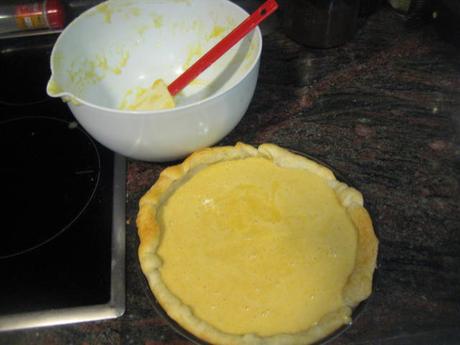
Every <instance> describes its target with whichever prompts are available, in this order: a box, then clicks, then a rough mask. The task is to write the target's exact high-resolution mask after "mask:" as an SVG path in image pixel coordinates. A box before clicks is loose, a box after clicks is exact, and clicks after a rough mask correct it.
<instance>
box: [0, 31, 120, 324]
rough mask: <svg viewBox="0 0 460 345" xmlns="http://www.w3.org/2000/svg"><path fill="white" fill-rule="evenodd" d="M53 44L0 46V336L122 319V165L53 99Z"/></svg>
mask: <svg viewBox="0 0 460 345" xmlns="http://www.w3.org/2000/svg"><path fill="white" fill-rule="evenodd" d="M56 38H57V37H56V35H46V36H37V37H22V38H16V39H3V40H0V78H1V79H0V154H1V158H0V159H1V163H0V190H1V198H2V202H1V207H0V277H1V278H0V331H5V330H12V329H19V328H28V327H35V326H46V325H54V324H62V323H70V322H78V321H86V320H97V319H103V318H112V317H117V316H119V315H121V314H122V313H123V312H124V292H125V285H124V284H125V282H124V232H125V223H124V219H125V215H124V212H125V202H124V199H125V161H124V159H123V158H122V157H120V156H118V155H116V154H114V153H113V152H111V151H110V150H108V149H106V148H104V147H102V146H101V145H99V144H98V143H97V142H95V141H94V140H93V139H92V138H91V137H90V136H89V135H88V134H87V133H86V132H85V131H84V129H82V128H81V126H80V125H79V124H78V123H77V122H76V121H75V119H74V118H73V116H72V114H71V112H70V111H69V109H68V107H67V105H65V104H64V103H63V102H62V101H61V100H58V99H51V98H49V97H48V96H47V95H46V83H47V81H48V79H49V76H50V70H49V57H50V54H51V49H52V46H53V44H54V41H55V40H56Z"/></svg>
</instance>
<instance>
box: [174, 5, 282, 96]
mask: <svg viewBox="0 0 460 345" xmlns="http://www.w3.org/2000/svg"><path fill="white" fill-rule="evenodd" d="M277 8H278V4H277V3H276V1H275V0H267V1H265V2H264V3H263V4H262V5H261V6H260V7H259V8H258V9H257V10H256V11H255V12H254V13H252V14H251V15H250V16H249V17H248V18H246V19H245V20H244V21H243V22H241V24H240V25H238V26H237V27H236V28H235V29H233V31H232V32H230V33H229V34H228V35H227V36H225V37H224V38H223V39H222V40H220V41H219V43H217V44H216V45H215V46H214V47H212V48H211V49H210V50H209V51H208V52H207V53H206V54H204V55H203V56H202V57H201V58H199V59H198V60H197V61H196V62H195V63H194V64H193V65H192V66H190V67H189V68H188V69H187V70H186V71H185V72H184V73H182V74H181V75H180V76H179V77H177V78H176V80H174V81H173V82H172V83H171V84H169V85H168V91H169V93H170V94H171V96H175V95H176V94H178V93H179V92H180V91H181V90H182V89H183V88H185V87H186V86H187V85H188V84H189V83H190V82H192V81H193V80H194V79H195V78H196V77H198V75H200V74H201V72H203V71H204V70H205V69H206V68H208V67H209V66H211V65H212V64H213V63H214V62H215V61H216V60H218V59H219V58H220V57H221V56H222V55H224V54H225V53H226V52H227V51H228V50H229V49H230V48H232V47H233V46H234V45H235V44H236V43H238V42H239V41H240V40H241V39H243V38H244V37H245V36H246V35H247V34H248V33H249V32H251V31H252V30H253V29H254V28H255V27H256V26H257V25H259V24H260V23H261V22H262V21H263V20H264V19H265V18H267V17H268V16H269V15H270V14H272V13H273V12H275V11H276V9H277Z"/></svg>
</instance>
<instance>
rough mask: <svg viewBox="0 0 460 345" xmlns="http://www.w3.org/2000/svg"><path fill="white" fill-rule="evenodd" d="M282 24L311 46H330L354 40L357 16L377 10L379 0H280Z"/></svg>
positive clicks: (292, 34)
mask: <svg viewBox="0 0 460 345" xmlns="http://www.w3.org/2000/svg"><path fill="white" fill-rule="evenodd" d="M279 2H280V10H279V15H280V18H281V25H282V28H283V30H284V32H285V33H286V35H288V36H289V37H290V38H292V39H293V40H295V41H296V42H298V43H300V44H303V45H305V46H308V47H314V48H331V47H337V46H340V45H342V44H344V43H345V42H347V41H349V40H351V39H352V38H353V36H354V34H355V32H356V30H357V28H358V27H359V20H358V18H359V17H360V16H361V17H365V16H368V15H369V14H371V13H372V12H374V11H375V10H376V9H377V8H378V6H379V4H380V3H381V1H380V0H280V1H279Z"/></svg>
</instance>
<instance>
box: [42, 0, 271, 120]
mask: <svg viewBox="0 0 460 345" xmlns="http://www.w3.org/2000/svg"><path fill="white" fill-rule="evenodd" d="M219 1H221V2H223V3H226V4H227V5H230V6H234V7H235V8H237V9H238V10H239V11H241V12H242V13H243V14H245V15H246V16H249V15H250V14H249V13H248V12H247V11H246V10H245V9H244V8H242V7H241V6H239V5H237V4H236V3H234V2H232V1H230V0H219ZM109 2H111V0H108V1H104V2H102V3H99V4H97V5H95V6H93V7H91V8H89V9H87V10H86V11H84V12H83V13H82V14H80V15H79V16H78V17H77V18H75V20H73V21H72V22H71V23H70V24H69V25H68V26H67V27H66V28H65V29H64V30H63V31H62V32H61V33H60V35H59V36H58V38H57V40H56V42H55V43H54V46H53V49H52V51H51V55H50V69H51V76H50V79H49V81H51V80H53V76H54V63H53V62H54V56H55V54H56V50H57V47H58V45H59V43H60V42H61V41H62V40H63V39H64V38H65V35H66V33H67V32H69V31H70V30H71V28H72V27H73V26H75V25H76V23H77V22H78V21H79V19H80V18H83V17H86V16H88V15H90V14H91V13H92V12H93V11H95V9H96V7H98V6H99V5H101V4H107V3H109ZM252 32H254V34H255V35H256V39H257V40H258V41H259V45H258V46H259V47H258V51H257V54H256V57H255V58H254V60H253V61H252V63H251V65H250V67H249V68H247V70H246V71H245V72H244V74H243V75H242V76H241V77H240V79H239V80H238V81H237V82H236V83H235V84H234V85H233V86H231V87H230V88H228V89H226V90H224V91H219V92H216V93H214V94H212V95H211V96H209V97H206V98H204V99H201V100H199V101H196V102H193V103H190V104H185V105H180V106H178V107H174V108H171V109H157V110H122V109H117V108H110V107H105V106H101V105H97V104H94V103H91V102H88V101H85V100H84V99H82V98H80V97H78V96H76V95H74V94H72V93H71V92H68V91H63V92H59V93H57V94H55V95H50V93H49V91H48V88H47V94H48V96H50V97H53V98H62V97H70V98H71V100H72V101H70V103H75V104H77V105H82V104H83V105H86V106H88V107H92V108H95V109H98V110H101V111H105V112H111V113H117V114H140V115H152V116H154V115H157V114H167V113H173V112H176V111H177V110H183V109H188V108H193V107H196V106H199V105H201V104H203V103H205V102H209V101H211V100H213V99H216V98H219V97H221V96H223V95H224V94H226V93H228V92H230V91H231V90H233V89H234V88H236V87H237V86H238V85H239V84H241V83H242V82H243V80H245V79H246V77H247V76H248V75H249V74H250V73H251V72H252V71H253V70H254V68H255V67H256V65H257V64H258V63H259V61H260V57H261V55H262V46H263V36H262V32H261V30H260V26H259V25H257V26H256V27H255V28H254V30H253V31H252ZM248 35H249V34H248ZM48 83H49V82H48Z"/></svg>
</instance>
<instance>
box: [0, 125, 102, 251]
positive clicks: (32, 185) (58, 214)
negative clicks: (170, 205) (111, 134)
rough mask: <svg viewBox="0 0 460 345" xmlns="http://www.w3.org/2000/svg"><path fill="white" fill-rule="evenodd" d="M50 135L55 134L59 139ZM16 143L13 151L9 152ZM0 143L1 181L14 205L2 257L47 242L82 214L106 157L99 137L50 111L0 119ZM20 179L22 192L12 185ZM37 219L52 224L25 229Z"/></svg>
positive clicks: (0, 246)
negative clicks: (100, 148) (102, 152)
mask: <svg viewBox="0 0 460 345" xmlns="http://www.w3.org/2000/svg"><path fill="white" fill-rule="evenodd" d="M20 135H23V137H21V136H20ZM24 135H27V137H26V138H24ZM49 135H55V137H54V139H55V141H53V140H52V138H50V137H49ZM12 144H13V145H14V146H15V149H14V153H9V152H8V151H9V150H8V147H11V145H12ZM7 145H8V146H7ZM0 147H1V148H0V150H1V151H0V152H2V157H3V158H4V164H3V165H2V166H1V167H0V178H1V179H2V181H0V185H2V184H3V186H2V189H3V190H4V191H6V192H5V193H4V194H5V195H6V196H7V197H8V196H9V198H10V199H9V200H8V201H10V204H11V205H7V206H6V208H7V209H6V212H5V210H3V212H5V213H4V214H7V215H10V214H13V215H12V216H10V218H11V219H10V220H6V222H7V225H9V228H10V229H8V231H7V232H6V236H5V234H4V237H3V241H1V242H0V259H6V258H11V257H14V256H17V255H22V254H24V253H27V252H30V251H32V250H35V249H37V248H39V247H41V246H43V245H46V244H48V243H49V242H51V241H53V240H54V239H55V238H57V237H58V236H59V235H61V234H62V233H63V232H65V231H66V230H67V229H69V228H70V227H71V226H72V224H74V223H75V222H76V221H77V220H78V219H79V217H80V216H81V215H82V214H83V213H84V212H85V210H86V209H87V207H88V206H89V205H90V204H91V202H92V201H93V199H94V196H95V194H96V191H97V188H98V186H99V182H100V177H101V157H100V152H99V150H98V148H97V146H96V144H95V142H94V140H93V139H92V138H91V137H90V136H89V135H88V134H87V133H86V132H85V131H84V130H83V129H81V128H80V127H79V126H78V124H77V123H76V122H70V121H66V120H62V119H56V118H53V117H47V116H24V117H18V118H13V119H9V120H6V121H2V122H0ZM5 150H6V151H5ZM84 150H86V152H85V151H84ZM53 155H55V156H54V157H53ZM5 161H6V162H5ZM5 163H6V164H5ZM8 163H9V164H10V165H8ZM10 179H12V180H13V181H16V183H13V182H11V183H10ZM29 179H31V180H32V181H29ZM18 182H20V183H19V184H20V185H21V187H20V188H19V191H18V190H16V189H15V188H18V187H14V189H12V188H10V189H8V188H9V185H10V184H11V185H14V186H18ZM21 182H22V183H21ZM8 192H10V194H8ZM36 194H38V195H36ZM45 194H49V195H45ZM42 197H43V199H45V200H42ZM46 202H47V203H50V205H49V207H47V206H48V204H46V205H45V203H46ZM59 208H60V209H59ZM30 218H31V219H30ZM34 219H38V221H37V223H39V224H40V220H42V222H41V223H43V219H46V220H47V221H48V223H50V227H49V229H45V228H46V227H45V228H43V227H41V228H38V227H37V228H35V229H34V230H35V231H32V232H31V231H30V230H29V231H23V230H24V229H26V228H30V227H33V226H34V224H36V223H34ZM8 222H10V223H8ZM16 232H17V233H18V234H16ZM34 236H35V237H34ZM5 237H6V240H5Z"/></svg>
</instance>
